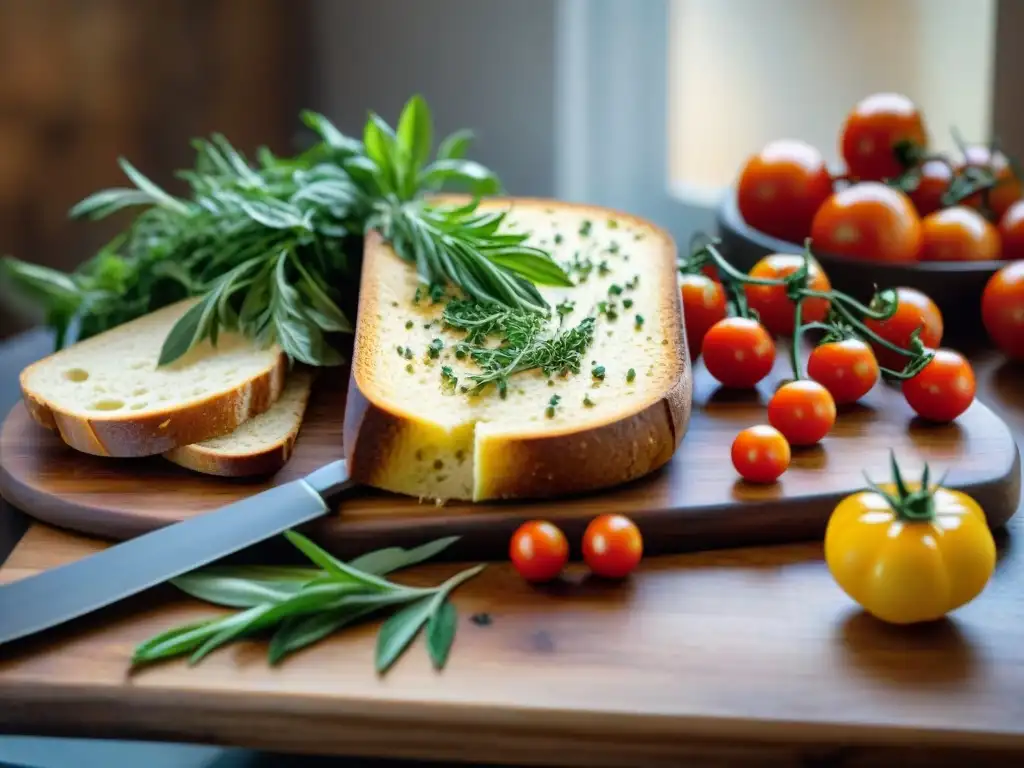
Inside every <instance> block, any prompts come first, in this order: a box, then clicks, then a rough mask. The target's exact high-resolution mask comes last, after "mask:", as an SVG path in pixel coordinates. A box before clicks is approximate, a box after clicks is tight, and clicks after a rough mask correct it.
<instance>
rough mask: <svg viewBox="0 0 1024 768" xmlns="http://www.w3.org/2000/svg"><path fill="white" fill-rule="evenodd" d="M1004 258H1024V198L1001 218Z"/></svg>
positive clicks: (1000, 237)
mask: <svg viewBox="0 0 1024 768" xmlns="http://www.w3.org/2000/svg"><path fill="white" fill-rule="evenodd" d="M999 239H1000V240H1002V242H1003V258H1004V259H1024V200H1018V201H1017V202H1015V203H1014V204H1013V205H1011V206H1010V207H1009V208H1007V209H1006V213H1004V214H1003V218H1001V219H1000V220H999Z"/></svg>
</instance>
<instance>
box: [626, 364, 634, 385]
mask: <svg viewBox="0 0 1024 768" xmlns="http://www.w3.org/2000/svg"><path fill="white" fill-rule="evenodd" d="M635 378H636V371H635V370H634V369H633V368H630V369H629V370H628V371H626V381H627V382H629V383H632V381H633V379H635Z"/></svg>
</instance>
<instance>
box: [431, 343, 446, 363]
mask: <svg viewBox="0 0 1024 768" xmlns="http://www.w3.org/2000/svg"><path fill="white" fill-rule="evenodd" d="M442 349H444V341H442V340H441V339H434V340H433V341H431V342H430V346H429V347H427V354H428V355H430V357H431V358H432V359H434V360H436V359H437V358H438V357H440V356H441V350H442Z"/></svg>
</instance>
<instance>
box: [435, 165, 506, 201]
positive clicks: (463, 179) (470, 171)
mask: <svg viewBox="0 0 1024 768" xmlns="http://www.w3.org/2000/svg"><path fill="white" fill-rule="evenodd" d="M453 183H454V184H464V185H466V186H467V187H468V188H469V191H470V193H471V194H473V195H493V194H497V193H498V192H500V191H501V182H499V181H498V177H497V176H496V175H495V174H494V172H493V171H491V170H490V169H489V168H487V167H485V166H483V165H480V163H477V162H474V161H472V160H436V161H435V162H433V163H431V164H430V165H428V166H427V168H426V169H425V170H424V172H423V175H422V176H421V178H420V185H421V186H423V187H426V188H428V189H441V188H443V187H444V186H445V185H446V184H453Z"/></svg>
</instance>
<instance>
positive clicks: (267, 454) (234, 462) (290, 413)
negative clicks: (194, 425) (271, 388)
mask: <svg viewBox="0 0 1024 768" xmlns="http://www.w3.org/2000/svg"><path fill="white" fill-rule="evenodd" d="M312 385H313V374H312V372H311V371H305V370H303V371H293V372H292V373H290V374H289V375H288V381H287V383H286V384H285V387H284V391H283V392H282V393H281V397H280V398H279V399H278V401H277V402H276V403H274V404H273V405H272V406H271V407H270V410H268V411H266V412H264V413H261V414H260V415H259V416H255V417H253V418H252V419H249V421H247V422H245V423H244V424H243V425H242V426H240V427H239V428H238V429H236V430H235V431H234V432H231V433H230V434H227V435H223V436H221V437H214V438H211V439H209V440H204V441H203V442H201V443H195V444H193V445H183V446H181V447H179V448H173V449H172V450H170V451H168V452H167V453H165V454H164V458H166V459H168V460H169V461H173V462H174V463H175V464H179V465H180V466H182V467H186V468H187V469H192V470H195V471H196V472H202V473H204V474H207V475H218V476H220V477H252V476H256V475H269V474H272V473H274V472H276V471H277V470H279V469H280V468H281V467H283V466H284V465H285V464H286V463H287V462H288V459H289V458H291V455H292V448H293V447H294V446H295V440H296V438H297V437H298V435H299V429H300V427H301V426H302V417H303V416H304V415H305V412H306V403H307V402H309V393H310V389H311V388H312Z"/></svg>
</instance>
